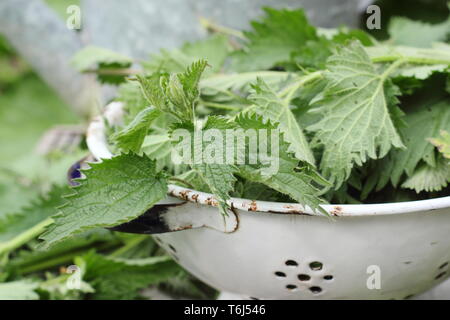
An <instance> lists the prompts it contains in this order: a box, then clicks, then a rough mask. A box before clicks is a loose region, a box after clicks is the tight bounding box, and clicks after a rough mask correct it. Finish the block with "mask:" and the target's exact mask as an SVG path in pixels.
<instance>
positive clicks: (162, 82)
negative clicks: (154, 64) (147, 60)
mask: <svg viewBox="0 0 450 320" xmlns="http://www.w3.org/2000/svg"><path fill="white" fill-rule="evenodd" d="M206 66H207V62H206V60H199V61H196V62H194V63H192V64H191V66H190V67H188V68H187V69H186V70H185V71H184V72H182V73H176V74H171V75H168V74H167V73H159V72H155V73H153V74H152V75H151V76H147V77H143V76H137V80H138V81H139V83H140V84H141V88H142V91H143V93H144V96H145V97H146V99H147V100H148V101H149V102H150V104H151V105H152V106H155V107H156V108H157V109H159V110H161V111H162V112H167V113H170V114H172V115H173V116H175V117H176V118H177V119H178V120H181V121H185V120H187V121H193V120H194V108H195V104H196V102H197V100H198V97H199V94H200V92H199V89H198V85H199V82H200V77H201V75H202V73H203V71H204V70H205V68H206Z"/></svg>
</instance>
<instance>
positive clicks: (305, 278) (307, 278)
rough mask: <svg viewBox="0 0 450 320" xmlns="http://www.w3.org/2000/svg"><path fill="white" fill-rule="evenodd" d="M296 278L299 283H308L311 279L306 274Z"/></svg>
mask: <svg viewBox="0 0 450 320" xmlns="http://www.w3.org/2000/svg"><path fill="white" fill-rule="evenodd" d="M297 278H298V280H300V281H308V280H311V277H310V276H309V275H307V274H299V275H298V276H297Z"/></svg>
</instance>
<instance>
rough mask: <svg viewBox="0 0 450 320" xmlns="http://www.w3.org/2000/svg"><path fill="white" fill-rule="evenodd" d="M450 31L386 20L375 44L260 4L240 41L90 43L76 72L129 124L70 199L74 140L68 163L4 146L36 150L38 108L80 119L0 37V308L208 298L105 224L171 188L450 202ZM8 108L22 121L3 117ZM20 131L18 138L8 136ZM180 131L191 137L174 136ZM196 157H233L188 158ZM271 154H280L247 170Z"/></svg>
mask: <svg viewBox="0 0 450 320" xmlns="http://www.w3.org/2000/svg"><path fill="white" fill-rule="evenodd" d="M449 21H450V20H449V19H447V20H445V21H442V22H440V23H437V24H429V23H425V22H422V21H413V20H409V19H407V18H405V17H396V18H393V19H391V21H390V23H389V27H388V33H389V34H388V35H386V36H389V38H388V39H383V40H375V39H374V38H373V37H372V36H370V35H369V34H367V33H366V32H364V31H363V30H349V29H347V28H345V27H340V28H338V29H320V28H315V27H314V26H312V25H311V24H310V23H309V22H308V19H307V17H306V14H305V13H304V12H303V11H302V10H288V9H282V10H276V9H270V8H266V9H265V11H264V16H263V17H262V18H261V19H259V20H258V21H253V22H252V23H251V27H250V30H248V31H244V32H242V33H241V32H239V31H233V30H231V31H230V29H228V28H220V27H219V28H216V29H214V28H210V29H212V30H216V31H218V33H216V34H213V35H211V37H208V38H206V39H203V40H200V41H196V42H192V43H186V44H184V45H183V46H181V47H180V48H178V49H171V50H161V52H160V53H158V54H153V55H151V56H150V58H149V60H148V61H134V60H133V59H131V58H128V57H126V56H123V55H122V54H119V53H115V52H112V51H110V50H107V49H103V48H98V47H87V48H85V49H83V50H82V51H80V52H79V53H77V54H76V55H75V57H74V59H73V62H72V63H73V65H74V66H75V67H76V68H77V69H78V70H79V71H80V72H89V73H95V74H96V75H97V79H98V80H99V81H100V82H106V83H109V84H117V85H120V86H119V87H118V90H117V96H116V98H115V100H116V101H120V102H122V103H123V111H124V114H125V115H124V119H123V124H121V125H115V126H111V127H107V132H106V133H107V141H108V143H109V145H110V148H111V151H112V152H113V153H114V154H115V156H114V157H112V158H111V159H101V160H100V159H99V161H97V162H93V163H89V166H90V167H89V168H87V169H82V170H80V172H81V178H79V179H77V180H76V182H77V183H78V185H77V186H76V187H74V188H73V190H72V191H71V192H72V194H70V195H68V196H65V197H61V196H62V195H63V194H66V193H67V188H66V187H62V186H61V185H62V184H63V183H64V180H65V179H66V177H65V170H66V169H67V168H68V167H69V166H70V165H71V164H72V163H73V162H74V161H75V160H79V159H80V158H81V157H82V156H85V149H84V148H85V146H84V144H83V143H81V144H80V145H79V146H77V148H76V150H75V151H74V152H70V153H69V154H67V153H64V152H60V153H56V154H51V155H47V156H45V157H40V156H39V157H34V156H33V157H29V156H28V154H26V153H24V152H22V153H18V152H17V151H16V149H17V148H16V146H15V145H14V144H13V143H11V142H8V141H10V140H11V141H13V138H15V139H16V140H15V141H18V142H19V144H20V146H21V147H20V148H21V149H24V150H25V149H31V148H32V147H33V145H34V144H35V142H36V139H35V136H36V135H39V134H41V133H42V131H43V130H44V129H46V128H47V127H48V125H51V124H53V122H54V121H53V120H52V121H50V120H49V119H47V118H50V117H45V114H46V113H45V114H39V113H38V111H36V110H39V108H38V106H39V105H42V106H45V108H46V109H45V110H46V111H45V112H50V113H52V117H51V119H55V120H58V121H59V122H71V119H74V118H75V117H74V116H73V115H71V114H69V115H65V113H63V112H59V111H58V107H59V104H60V103H59V101H58V100H55V99H53V98H51V97H50V95H49V94H48V92H47V91H46V90H47V88H45V87H43V85H42V84H41V83H40V82H37V81H38V80H37V79H36V78H35V77H33V76H30V75H29V72H30V71H29V69H28V68H27V67H26V65H25V64H24V63H23V62H21V63H19V64H12V63H10V62H9V60H8V59H9V57H10V55H11V54H12V53H11V49H10V48H9V47H8V46H7V45H5V44H3V43H2V42H1V41H0V65H1V66H3V65H4V66H5V68H2V69H4V70H6V72H4V73H2V74H0V90H4V89H5V88H10V87H11V86H14V85H15V83H16V82H18V79H19V80H21V81H20V82H22V84H23V85H22V88H25V89H17V92H16V93H15V94H16V95H15V96H14V94H13V93H11V94H7V95H5V96H2V97H0V102H2V103H3V104H4V105H11V106H14V107H15V108H3V109H2V110H0V111H1V112H0V117H1V118H2V120H3V118H4V119H6V120H3V121H2V123H1V124H2V125H1V126H0V132H1V133H2V136H3V135H4V136H5V137H6V142H7V143H5V144H3V141H2V147H4V154H2V157H1V159H0V177H1V180H2V182H1V183H0V200H1V201H2V208H1V209H0V210H1V212H0V299H3V298H4V299H38V298H44V299H83V298H89V299H134V298H140V297H141V295H140V291H141V290H142V289H144V288H147V287H148V286H158V287H159V288H161V289H167V290H169V291H170V290H171V291H177V290H178V292H182V293H183V294H184V295H186V294H187V295H191V296H193V297H204V292H203V290H200V289H199V286H198V285H197V284H196V282H195V281H192V279H191V277H190V276H188V275H187V274H186V273H185V272H184V271H182V270H181V269H180V268H179V267H177V265H176V264H175V263H174V262H173V261H172V260H170V259H169V258H168V257H167V256H165V255H164V254H163V252H161V250H159V249H158V246H157V245H156V244H155V243H154V242H153V240H152V239H151V238H150V237H148V236H142V235H127V234H120V233H117V232H112V231H109V230H107V229H106V228H109V227H113V226H117V225H119V224H122V223H125V222H128V221H130V220H132V219H134V218H136V217H138V216H140V215H141V214H142V213H144V212H146V211H147V210H148V209H150V208H151V207H152V206H153V205H155V203H157V202H158V201H160V200H163V199H164V198H165V197H166V195H167V191H168V189H169V187H170V184H169V181H170V183H173V184H178V185H180V186H183V187H190V188H193V189H196V190H200V191H204V192H209V193H212V194H213V199H212V200H213V201H211V203H212V204H214V205H216V206H217V207H218V210H217V211H218V212H220V213H221V214H223V215H227V214H228V213H229V210H230V209H231V208H230V203H231V202H232V197H243V198H247V199H250V200H266V201H280V202H297V203H300V204H302V205H303V206H305V207H308V208H309V209H307V210H312V211H314V212H316V213H322V214H324V215H326V214H327V212H326V211H325V210H324V209H323V208H322V206H321V205H322V204H323V203H326V202H331V203H373V202H392V201H405V200H419V199H427V198H433V197H439V196H448V195H449V192H450V186H449V183H450V161H449V159H450V134H449V132H450V96H449V94H450V90H449V80H448V79H449V70H450V68H449V67H450V45H449V44H448V32H449ZM203 22H204V21H203ZM204 23H205V22H204ZM5 57H6V58H5ZM5 59H6V60H5ZM22 80H23V81H22ZM22 90H28V91H29V92H31V93H32V96H34V97H40V98H39V100H38V102H35V101H34V99H28V100H27V99H24V98H23V96H26V95H23V94H22V93H23V92H26V91H22ZM12 92H13V91H12ZM41 92H44V93H46V94H40V93H41ZM9 95H11V96H9ZM30 96H31V95H30ZM44 97H46V99H44ZM49 97H50V98H49ZM42 99H44V100H42ZM54 106H55V107H54ZM57 106H58V107H57ZM14 110H19V111H22V113H23V114H25V112H23V110H27V113H26V114H27V117H26V118H27V119H24V117H23V116H22V117H19V116H18V115H15V114H14V113H11V114H9V113H7V112H14ZM29 112H31V114H29ZM16 118H17V119H18V120H17V121H16ZM27 121H28V122H27ZM19 122H23V123H24V126H23V127H24V128H23V130H19V131H18V130H13V129H15V128H16V126H17V123H19ZM178 130H184V131H185V132H188V133H189V134H190V136H189V137H190V138H188V139H184V140H183V139H179V138H180V137H179V136H178V135H177V132H178ZM209 130H212V131H214V132H215V133H217V137H220V136H222V137H225V136H226V134H227V132H228V131H230V130H231V131H233V132H244V133H248V132H250V131H252V130H262V131H263V132H266V133H268V137H269V136H270V137H271V138H270V139H267V140H265V139H262V138H260V137H258V138H257V139H256V140H252V138H251V136H250V135H249V136H247V137H245V139H243V140H242V145H238V146H234V145H232V146H229V145H227V144H226V143H224V141H223V140H220V139H216V138H214V139H210V140H207V139H204V140H198V136H201V135H199V133H203V132H207V131H209ZM11 132H14V133H11ZM195 147H201V150H202V154H201V155H202V156H203V155H204V154H207V155H209V156H210V157H211V158H212V159H219V158H220V156H221V155H222V156H223V155H226V156H229V157H230V159H231V160H233V161H231V162H230V163H229V162H220V161H218V162H208V161H205V159H204V158H200V159H201V161H195V156H198V155H199V154H200V153H199V152H197V151H198V150H197V149H195ZM189 148H191V149H189ZM180 150H184V151H185V150H190V151H191V152H190V153H191V158H190V159H188V161H187V162H182V163H176V162H174V161H172V155H173V154H174V152H179V151H180ZM211 150H214V152H211ZM267 150H271V151H276V153H274V152H270V153H268V154H266V155H265V158H263V160H264V161H260V162H250V161H249V159H257V158H258V157H259V155H260V154H261V153H263V152H264V151H267ZM184 151H183V152H184ZM239 152H241V153H239ZM16 159H17V161H16ZM222 159H223V158H222ZM13 160H14V161H13ZM273 163H276V166H275V168H276V170H271V169H272V167H271V166H272V164H273ZM37 171H39V173H36V172H37ZM19 203H20V205H19ZM42 240H43V241H42ZM70 264H75V265H76V266H77V267H78V268H79V272H80V273H79V275H80V276H81V283H80V288H79V289H78V290H72V289H70V288H68V287H67V283H68V281H69V282H70V279H71V274H70V273H69V272H67V270H66V269H65V267H67V266H69V265H70ZM58 267H61V268H60V269H59V272H58ZM31 279H32V280H31ZM175 293H176V292H175Z"/></svg>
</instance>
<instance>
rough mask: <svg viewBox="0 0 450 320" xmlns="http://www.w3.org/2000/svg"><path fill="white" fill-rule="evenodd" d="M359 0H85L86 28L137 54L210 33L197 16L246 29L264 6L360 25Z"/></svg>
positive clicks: (95, 38) (318, 20)
mask: <svg viewBox="0 0 450 320" xmlns="http://www.w3.org/2000/svg"><path fill="white" fill-rule="evenodd" d="M360 3H361V1H360V0H152V1H148V0H133V1H121V0H109V1H108V2H107V5H106V3H105V2H104V1H99V0H82V10H83V12H84V13H85V15H84V19H83V30H84V33H85V36H86V37H85V39H86V40H87V42H89V43H93V44H95V45H99V46H103V47H107V48H110V49H113V50H115V51H119V52H121V53H124V54H128V55H131V56H133V57H136V58H143V59H145V58H147V57H148V53H149V52H155V51H157V50H159V49H160V48H173V47H177V46H179V45H180V44H182V43H183V42H184V41H189V40H196V39H199V38H201V37H204V36H205V35H206V31H205V30H204V29H202V27H201V25H200V24H199V17H204V18H207V19H210V20H212V21H214V22H216V23H218V24H221V25H224V26H227V27H231V28H235V29H246V28H248V27H249V21H250V20H252V19H255V18H258V16H260V15H261V14H262V13H263V11H262V9H261V8H262V7H264V6H270V7H275V8H299V7H302V8H304V9H305V10H306V12H307V15H308V17H309V18H310V20H311V22H312V24H314V25H317V26H321V27H334V26H338V25H341V24H346V25H349V26H356V25H357V23H358V12H359V10H360V8H359V6H358V4H360Z"/></svg>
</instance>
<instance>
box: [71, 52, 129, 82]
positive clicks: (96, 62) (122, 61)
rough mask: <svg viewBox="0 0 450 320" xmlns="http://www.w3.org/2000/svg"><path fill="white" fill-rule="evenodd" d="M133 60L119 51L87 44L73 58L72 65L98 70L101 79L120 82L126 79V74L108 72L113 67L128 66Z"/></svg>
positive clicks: (83, 70)
mask: <svg viewBox="0 0 450 320" xmlns="http://www.w3.org/2000/svg"><path fill="white" fill-rule="evenodd" d="M132 64H133V60H132V59H131V58H129V57H127V56H124V55H122V54H119V53H117V52H114V51H111V50H108V49H105V48H101V47H96V46H87V47H85V48H83V49H82V50H80V51H78V52H77V53H76V54H75V56H74V57H73V59H72V65H73V66H74V67H75V68H76V69H77V70H78V71H81V72H86V71H91V70H93V71H96V72H97V77H98V79H99V81H101V82H105V83H111V84H118V83H121V82H123V81H125V75H124V74H120V73H119V74H114V73H109V72H107V71H108V70H113V69H124V68H128V67H130V66H131V65H132Z"/></svg>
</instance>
